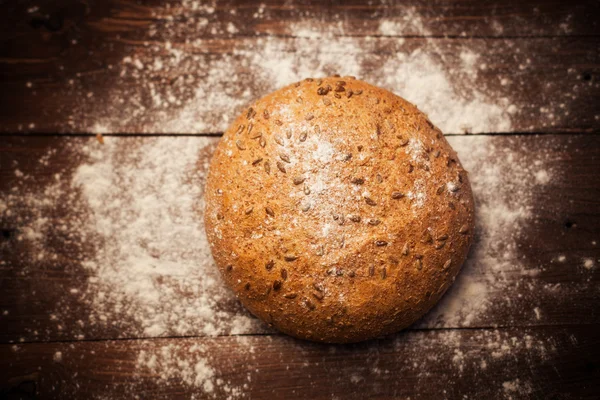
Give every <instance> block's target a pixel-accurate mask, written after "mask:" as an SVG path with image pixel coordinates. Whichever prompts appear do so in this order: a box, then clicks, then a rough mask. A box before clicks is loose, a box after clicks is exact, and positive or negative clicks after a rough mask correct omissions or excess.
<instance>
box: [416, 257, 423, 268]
mask: <svg viewBox="0 0 600 400" xmlns="http://www.w3.org/2000/svg"><path fill="white" fill-rule="evenodd" d="M415 267H416V268H417V269H418V270H419V271H420V270H421V269H423V261H421V259H420V258H418V259H417V261H415Z"/></svg>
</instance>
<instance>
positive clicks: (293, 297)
mask: <svg viewBox="0 0 600 400" xmlns="http://www.w3.org/2000/svg"><path fill="white" fill-rule="evenodd" d="M297 296H298V295H297V294H296V293H288V294H284V295H283V297H285V298H286V299H295V298H296V297H297Z"/></svg>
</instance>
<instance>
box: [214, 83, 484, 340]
mask: <svg viewBox="0 0 600 400" xmlns="http://www.w3.org/2000/svg"><path fill="white" fill-rule="evenodd" d="M205 199H206V209H205V214H204V218H205V227H206V232H207V236H208V240H209V243H210V246H211V250H212V254H213V256H214V259H215V261H216V264H217V266H218V267H219V269H220V270H221V273H222V275H223V277H224V279H225V281H226V282H227V284H228V285H229V286H230V287H231V288H232V289H233V290H234V292H235V293H236V295H237V296H238V298H239V299H240V301H241V302H242V303H243V305H244V306H245V307H246V308H248V310H250V311H251V312H252V313H253V314H254V315H256V316H257V317H259V318H260V319H262V320H263V321H265V322H266V323H268V324H269V325H272V326H274V327H275V328H277V329H279V330H280V331H282V332H284V333H287V334H289V335H292V336H295V337H298V338H302V339H308V340H313V341H319V342H332V343H349V342H358V341H362V340H366V339H371V338H374V337H377V336H381V335H385V334H389V333H393V332H396V331H399V330H401V329H403V328H405V327H407V326H409V325H410V324H412V323H413V322H414V321H416V320H417V319H418V318H420V317H421V316H422V315H424V314H425V313H426V312H427V311H428V310H429V309H430V308H431V307H432V306H433V305H434V304H435V303H436V302H437V301H438V300H439V299H440V297H441V296H442V295H443V294H444V292H445V291H446V290H447V289H448V287H449V286H450V284H451V283H452V281H453V280H454V278H455V276H456V274H457V273H458V272H459V270H460V267H461V265H462V264H463V262H464V260H465V258H466V256H467V253H468V250H469V247H470V245H471V242H472V234H473V227H474V203H473V196H472V192H471V186H470V184H469V179H468V177H467V173H466V171H465V170H464V169H463V167H462V165H461V163H460V161H459V160H458V157H457V156H456V153H455V152H454V150H453V149H452V148H451V147H450V145H449V144H448V142H447V141H446V139H445V138H444V136H443V134H442V132H441V131H440V130H439V129H437V128H436V127H435V126H434V125H433V124H432V123H431V122H430V121H429V120H428V119H427V117H426V115H425V114H423V113H422V112H420V111H419V110H418V109H417V108H416V107H415V106H414V105H412V104H411V103H409V102H408V101H406V100H404V99H402V98H400V97H398V96H396V95H394V94H393V93H391V92H389V91H387V90H384V89H381V88H378V87H375V86H372V85H369V84H367V83H365V82H362V81H360V80H356V79H354V78H353V77H343V78H341V77H336V76H333V77H327V78H323V79H310V78H309V79H306V80H303V81H301V82H298V83H296V84H293V85H289V86H287V87H284V88H282V89H280V90H278V91H276V92H273V93H271V94H269V95H267V96H265V97H263V98H261V99H259V100H258V101H256V102H255V103H254V104H253V105H252V106H251V107H250V108H248V109H246V110H245V111H244V112H243V113H242V115H240V116H239V117H238V118H237V119H236V120H235V121H234V123H233V124H232V125H231V126H230V128H229V129H228V130H227V132H225V134H224V136H223V138H222V139H221V141H220V143H219V145H218V147H217V149H216V151H215V153H214V156H213V159H212V161H211V166H210V171H209V175H208V179H207V184H206V192H205Z"/></svg>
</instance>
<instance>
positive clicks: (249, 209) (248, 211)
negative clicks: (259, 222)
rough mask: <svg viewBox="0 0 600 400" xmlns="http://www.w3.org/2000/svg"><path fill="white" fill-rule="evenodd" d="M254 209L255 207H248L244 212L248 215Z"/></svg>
mask: <svg viewBox="0 0 600 400" xmlns="http://www.w3.org/2000/svg"><path fill="white" fill-rule="evenodd" d="M252 210H254V207H248V208H246V210H245V211H244V214H246V215H248V214H250V213H251V212H252Z"/></svg>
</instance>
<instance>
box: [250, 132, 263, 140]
mask: <svg viewBox="0 0 600 400" xmlns="http://www.w3.org/2000/svg"><path fill="white" fill-rule="evenodd" d="M261 136H262V132H256V133H255V134H254V135H252V136H250V139H258V138H259V137H261Z"/></svg>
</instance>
